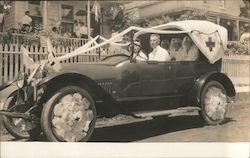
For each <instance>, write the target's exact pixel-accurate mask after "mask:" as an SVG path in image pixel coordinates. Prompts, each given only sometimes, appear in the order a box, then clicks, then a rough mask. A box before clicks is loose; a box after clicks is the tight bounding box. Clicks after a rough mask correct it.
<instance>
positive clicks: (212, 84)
mask: <svg viewBox="0 0 250 158" xmlns="http://www.w3.org/2000/svg"><path fill="white" fill-rule="evenodd" d="M211 87H212V88H213V87H215V88H217V89H219V90H220V91H221V92H222V93H223V94H224V95H225V97H226V103H225V102H224V101H223V103H224V104H226V105H225V109H224V110H223V111H225V112H223V116H222V119H218V120H213V119H212V118H210V117H209V115H208V113H207V112H206V107H205V106H206V105H205V97H206V95H207V94H206V93H207V92H208V90H209V89H211ZM200 99H201V105H200V106H201V111H199V114H200V116H202V118H203V119H204V121H205V123H206V124H208V125H217V124H221V123H223V122H224V121H225V117H226V113H227V109H228V100H227V93H226V90H225V88H224V87H223V85H222V84H220V83H219V82H217V81H209V82H208V83H206V85H205V86H204V88H203V89H202V93H201V98H200ZM222 100H224V99H222Z"/></svg>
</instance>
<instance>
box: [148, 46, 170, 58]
mask: <svg viewBox="0 0 250 158" xmlns="http://www.w3.org/2000/svg"><path fill="white" fill-rule="evenodd" d="M149 60H156V61H170V60H171V58H170V55H169V53H168V51H167V50H166V49H164V48H162V47H160V46H159V45H158V46H157V47H156V48H155V49H153V51H152V52H151V53H150V54H149Z"/></svg>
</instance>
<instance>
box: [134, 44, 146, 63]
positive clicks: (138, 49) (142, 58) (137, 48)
mask: <svg viewBox="0 0 250 158" xmlns="http://www.w3.org/2000/svg"><path fill="white" fill-rule="evenodd" d="M134 44H135V45H134V51H135V52H134V53H135V54H134V57H135V59H136V60H139V61H145V60H147V56H146V54H144V53H143V51H142V50H141V49H142V48H141V41H140V40H139V39H137V40H135V41H134Z"/></svg>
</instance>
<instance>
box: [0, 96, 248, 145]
mask: <svg viewBox="0 0 250 158" xmlns="http://www.w3.org/2000/svg"><path fill="white" fill-rule="evenodd" d="M235 100H236V103H233V104H230V106H229V109H228V113H227V119H226V121H225V122H224V123H223V124H221V125H217V126H205V125H204V123H203V120H202V119H200V118H199V116H198V113H197V112H194V113H185V114H182V115H179V116H174V117H166V116H165V117H164V116H163V117H156V118H153V119H146V120H145V119H134V120H133V118H131V117H126V116H122V115H120V116H117V117H116V118H112V119H102V120H99V122H97V124H98V127H97V128H96V129H95V132H94V133H93V136H92V138H91V140H90V141H93V142H250V132H249V131H250V121H249V120H250V102H249V93H248V94H244V95H241V96H237V97H236V98H235ZM105 124H106V125H105ZM1 141H27V140H15V139H14V138H13V137H12V136H10V135H9V134H7V133H6V131H2V132H1ZM28 141H29V140H28ZM38 141H47V140H46V138H45V137H44V136H43V137H41V139H39V140H38Z"/></svg>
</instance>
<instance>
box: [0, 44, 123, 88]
mask: <svg viewBox="0 0 250 158" xmlns="http://www.w3.org/2000/svg"><path fill="white" fill-rule="evenodd" d="M20 48H21V46H20V45H17V44H11V45H10V46H7V45H5V46H4V47H3V45H1V44H0V74H1V78H0V85H2V84H3V83H4V82H6V81H8V80H11V79H13V78H16V77H17V76H18V73H19V72H26V73H30V70H28V69H26V68H25V66H24V64H23V54H22V52H21V51H20ZM25 48H26V49H27V50H28V51H29V56H30V57H31V58H32V59H33V61H34V62H38V61H41V60H46V59H47V58H48V52H47V48H46V47H38V46H31V47H25ZM77 48H78V47H73V46H71V47H55V48H54V49H55V51H56V52H55V55H56V56H57V57H59V56H62V55H65V54H68V53H70V52H72V51H74V50H76V49H77ZM97 52H100V53H97ZM117 53H126V50H124V49H118V48H115V49H113V48H111V47H108V48H102V49H101V50H100V49H96V50H93V51H89V52H86V53H84V54H81V55H78V56H75V57H72V58H69V59H67V60H64V61H61V62H62V63H86V62H98V61H99V60H100V59H103V58H104V57H106V56H110V55H112V54H117ZM99 54H100V55H99Z"/></svg>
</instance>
